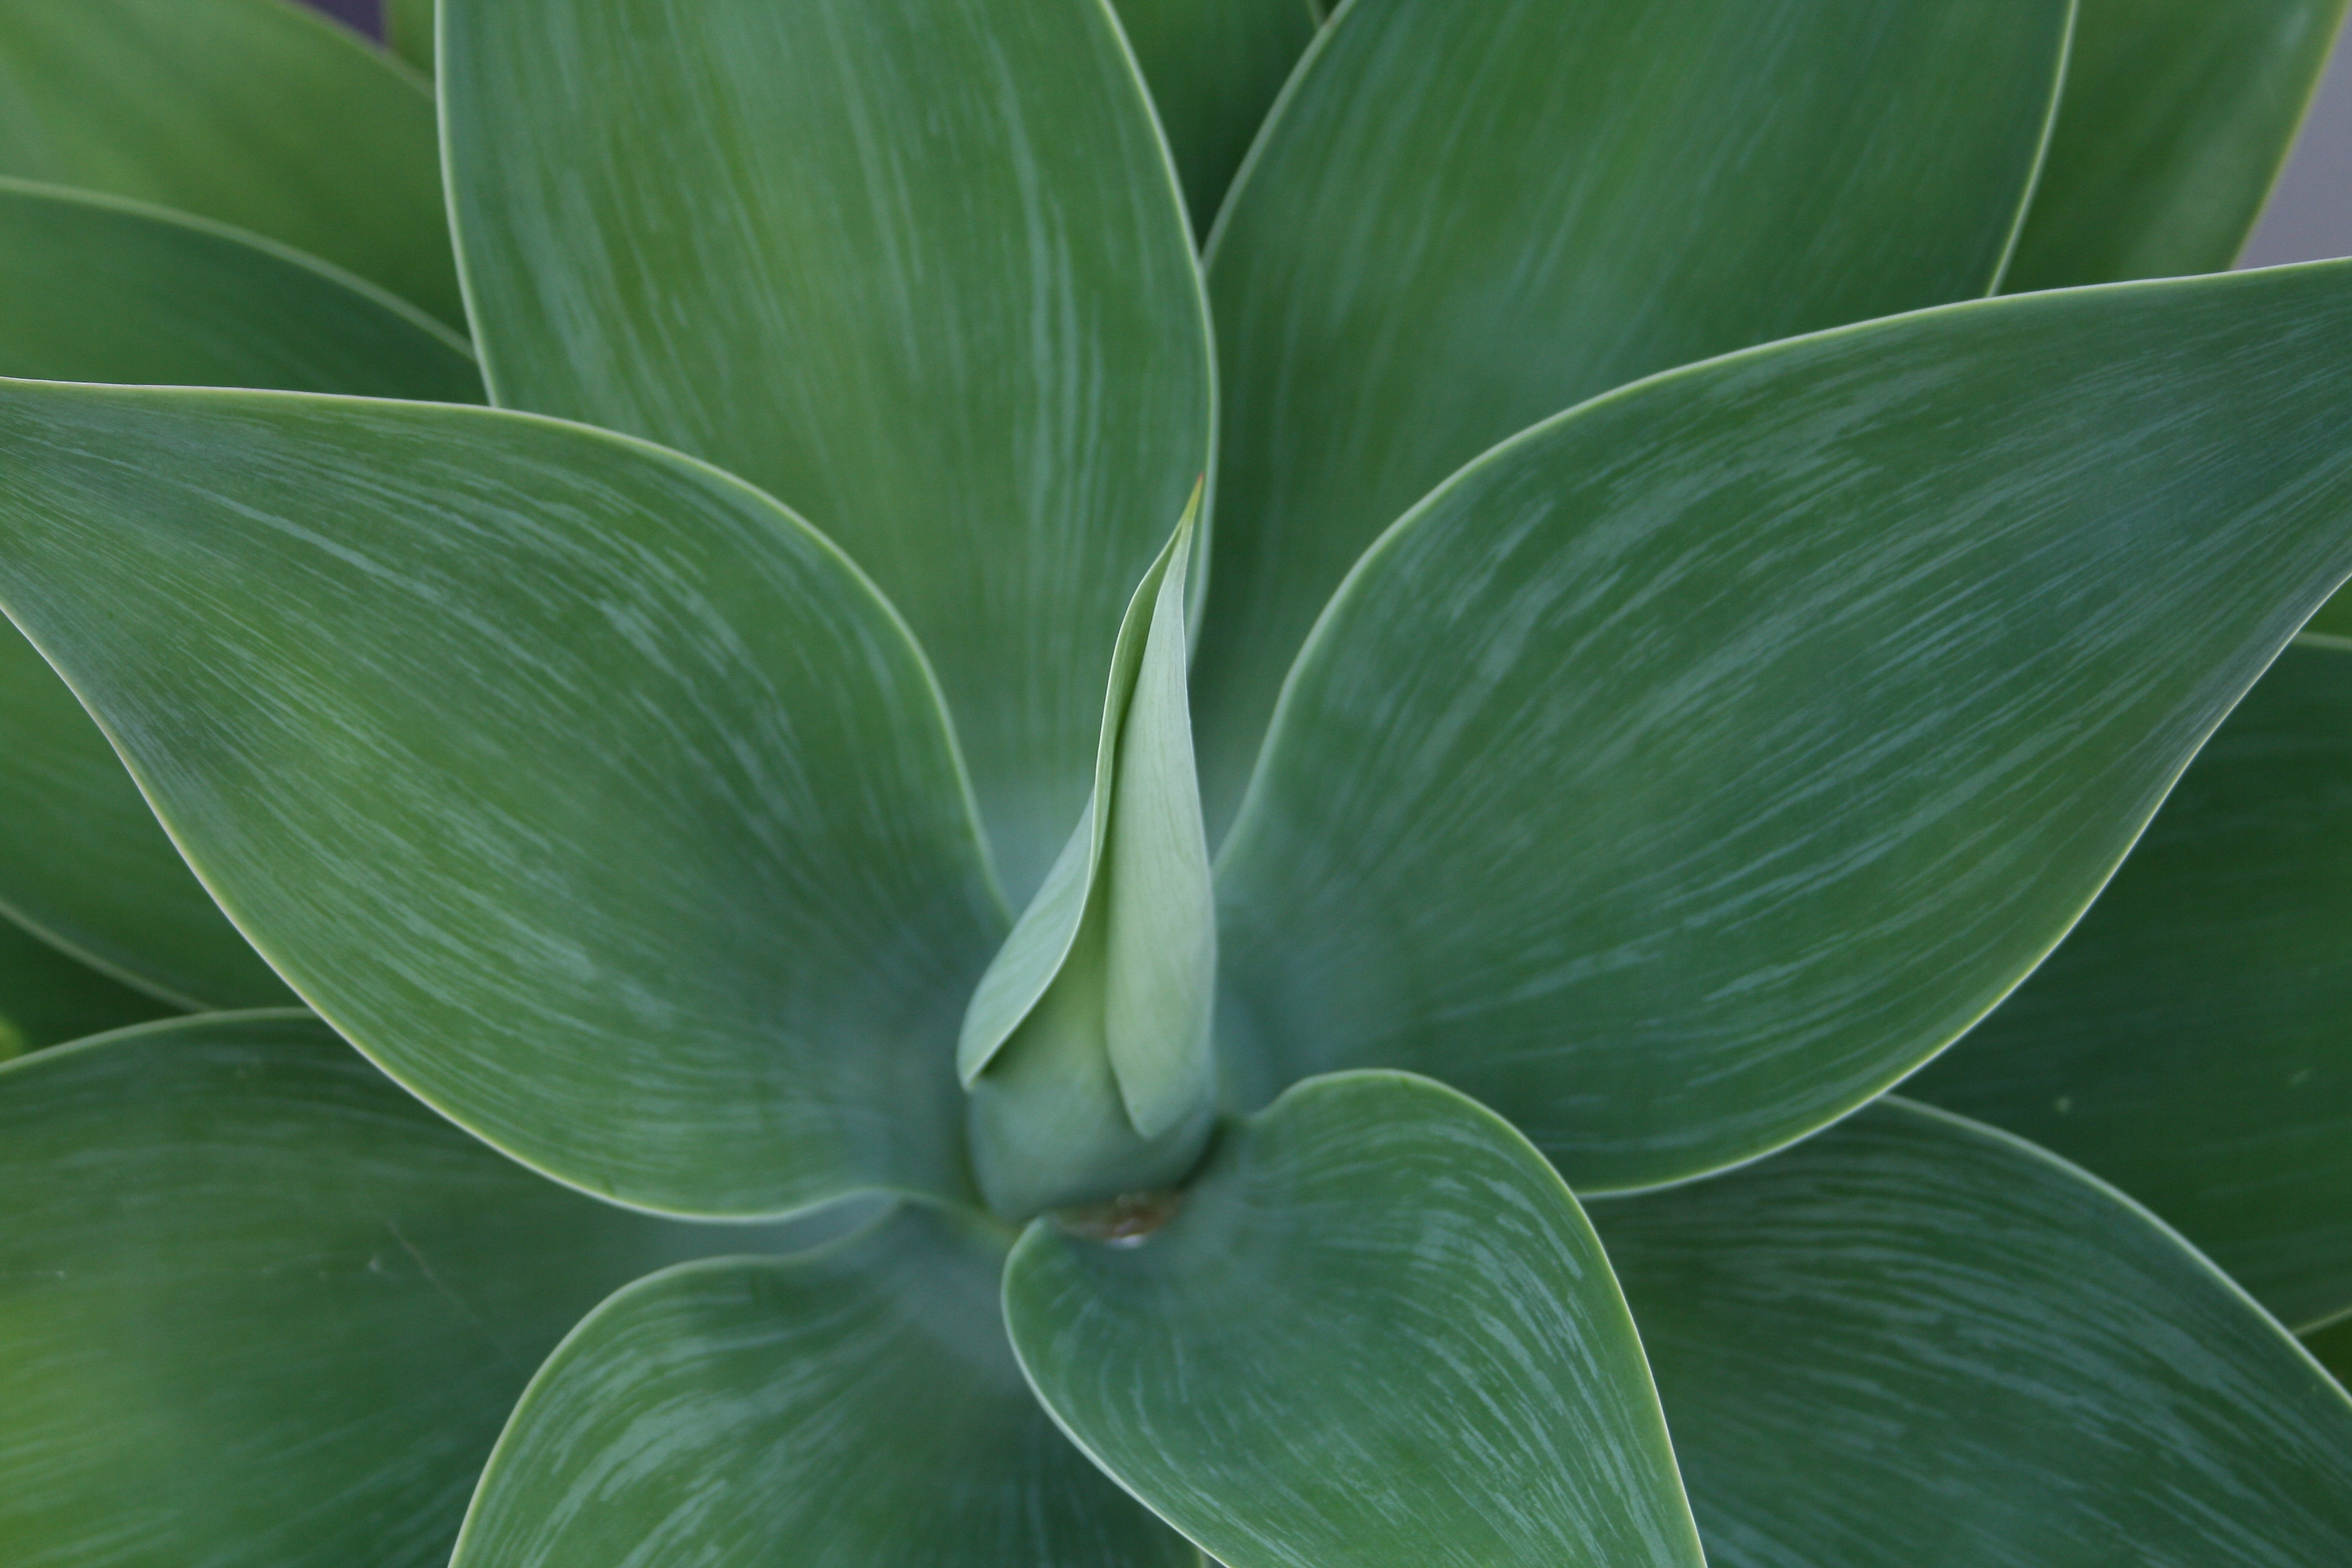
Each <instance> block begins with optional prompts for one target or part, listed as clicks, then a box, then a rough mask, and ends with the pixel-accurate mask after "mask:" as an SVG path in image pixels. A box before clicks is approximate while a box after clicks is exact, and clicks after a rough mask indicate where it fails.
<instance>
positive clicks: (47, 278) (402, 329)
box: [0, 181, 482, 1032]
mask: <svg viewBox="0 0 2352 1568" xmlns="http://www.w3.org/2000/svg"><path fill="white" fill-rule="evenodd" d="M0 233H5V235H6V236H7V243H6V244H5V246H0V301H5V303H0V375H9V376H30V377H36V378H38V379H40V380H44V381H104V382H136V383H147V384H173V385H192V386H263V387H278V388H284V389H287V390H289V391H297V392H346V393H352V394H356V395H365V396H376V397H417V398H427V399H434V400H443V401H452V402H477V403H478V402H479V401H481V397H482V383H481V375H480V373H479V372H478V371H477V370H476V369H475V367H474V363H473V360H472V358H471V356H470V355H469V354H468V353H467V351H466V349H465V346H464V344H463V343H462V342H460V341H459V340H457V338H456V337H455V336H454V335H453V334H451V333H450V332H449V331H448V330H447V329H446V328H444V327H441V326H438V325H436V324H435V323H434V322H432V321H430V320H428V319H427V318H425V317H424V316H422V315H420V314H418V313H417V312H416V310H415V309H414V308H413V307H410V306H407V305H404V304H402V303H400V302H399V301H398V300H394V298H392V297H391V296H390V295H387V294H384V293H383V292H381V291H380V290H377V289H373V288H372V287H370V286H368V285H365V284H362V283H360V282H359V281H358V280H357V279H352V278H351V277H350V276H349V275H347V274H343V273H339V272H336V271H333V270H331V269H330V268H325V267H322V266H321V265H320V264H319V263H317V262H315V261H311V260H310V259H309V258H304V257H301V256H299V255H297V254H295V253H293V252H290V251H286V250H283V249H281V248H279V247H276V246H273V245H270V244H268V242H264V241H259V240H257V239H256V238H254V237H250V236H244V235H239V234H236V233H235V232H232V231H230V230H227V229H224V228H221V227H219V226H215V225H213V224H209V223H205V222H202V221H198V220H192V219H188V218H184V217H182V216H177V215H174V214H172V213H169V212H165V211H163V210H161V209H157V208H150V207H142V206H140V205H135V204H131V203H126V202H123V201H121V200H119V199H116V198H113V197H107V196H99V195H89V194H88V193H83V192H76V191H66V190H58V189H54V188H47V187H41V186H35V185H28V184H20V183H17V182H13V181H0ZM0 824H5V826H0V906H5V908H6V909H7V910H9V911H10V912H12V913H14V914H16V916H17V917H18V918H19V919H21V920H23V921H26V923H28V924H30V925H32V926H34V927H36V928H37V929H38V930H39V931H43V932H45V933H47V935H49V936H50V937H51V938H53V939H54V940H56V941H58V942H61V943H63V944H64V945H66V946H68V947H70V948H72V949H73V950H74V951H76V952H80V953H83V954H85V955H87V956H88V957H89V959H90V960H91V961H92V962H94V963H99V964H100V965H102V966H104V967H105V968H106V969H108V970H109V971H110V972H112V973H117V974H121V975H124V976H127V977H129V978H130V979H131V980H132V981H133V982H134V983H136V984H139V985H142V986H143V987H145V988H147V989H149V990H151V991H152V992H154V993H155V994H158V995H160V996H164V997H168V998H171V999H173V1000H174V1001H177V1002H179V1003H181V1004H183V1005H212V1006H268V1005H280V1004H284V1003H289V1002H291V1001H292V1000H293V999H294V998H293V994H291V993H290V992H289V991H288V990H287V989H286V987H285V985H284V984H282V983H281V982H280V981H279V980H278V977H277V976H276V975H275V974H273V973H270V971H269V967H268V965H267V964H265V963H262V961H261V959H260V958H259V956H258V955H257V954H256V953H255V952H254V951H253V949H252V947H251V946H250V945H249V944H247V942H246V940H245V939H244V938H243V937H241V936H239V935H238V934H237V933H236V929H235V928H234V927H232V926H231V925H230V924H229V923H228V921H226V919H224V918H223V917H222V915H221V912H220V910H218V908H216V907H215V905H214V903H213V900H212V899H211V897H210V895H208V894H207V893H205V890H204V889H203V888H201V887H200V886H198V885H197V883H196V880H195V879H194V878H193V877H191V876H190V875H189V874H188V869H187V867H186V866H185V865H184V863H183V862H182V860H181V858H180V853H179V851H178V850H177V849H175V848H173V846H172V841H171V840H170V839H169V838H168V837H165V836H164V834H163V829H162V828H161V827H160V826H157V824H156V822H155V816H154V814H153V813H152V811H150V810H149V809H148V807H147V803H146V802H145V801H144V800H142V798H141V797H140V795H139V789H138V786H137V785H136V784H132V783H131V776H130V775H129V774H128V773H125V772H124V771H123V769H122V764H121V761H120V760H118V759H117V758H116V756H115V754H114V750H113V748H112V747H111V746H110V745H109V744H108V743H107V741H106V737H105V735H104V734H103V733H101V732H100V730H99V729H98V727H97V725H95V724H94V723H92V722H91V721H90V719H89V715H88V714H87V713H85V712H83V710H82V707H81V704H80V703H79V701H78V700H76V699H75V698H74V695H73V693H72V692H71V691H70V690H68V689H67V688H66V686H65V685H64V683H63V682H61V681H60V680H58V677H57V675H56V673H55V672H54V671H53V670H51V669H50V668H49V667H48V665H47V662H46V661H45V660H44V659H43V658H41V656H40V655H39V654H38V653H36V652H35V651H34V650H33V648H32V647H30V645H28V644H26V642H25V641H24V640H23V639H22V638H21V637H17V636H16V634H15V633H14V632H13V631H8V630H6V629H5V628H0ZM118 1021H119V1022H121V1023H130V1022H132V1021H133V1020H132V1019H130V1018H124V1019H121V1020H118ZM89 1032H94V1031H89Z"/></svg>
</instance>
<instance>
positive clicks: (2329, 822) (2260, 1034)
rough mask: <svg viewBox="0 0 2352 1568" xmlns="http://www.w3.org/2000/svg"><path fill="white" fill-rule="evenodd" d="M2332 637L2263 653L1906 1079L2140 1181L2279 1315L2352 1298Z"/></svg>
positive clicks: (2339, 720) (2347, 889)
mask: <svg viewBox="0 0 2352 1568" xmlns="http://www.w3.org/2000/svg"><path fill="white" fill-rule="evenodd" d="M2347 948H2352V644H2346V645H2339V644H2328V643H2315V642H2311V641H2308V640H2305V641H2299V642H2298V643H2297V644H2296V645H2295V646H2294V647H2290V648H2288V649H2287V650H2286V652H2284V654H2281V655H2280V656H2279V661H2278V663H2276V664H2274V665H2273V666H2272V667H2271V668H2270V671H2269V673H2268V674H2266V675H2264V676H2263V679H2262V680H2261V681H2260V683H2258V684H2257V685H2256V686H2255V687H2254V689H2253V690H2252V691H2251V692H2249V693H2247V695H2246V700H2245V701H2244V702H2242V704H2240V705H2239V707H2238V710H2237V711H2236V712H2234V713H2232V714H2231V715H2230V719H2229V721H2228V722H2226V723H2224V724H2223V725H2222V726H2221V730H2220V731H2219V732H2217V733H2216V734H2215V735H2214V737H2213V740H2212V742H2211V743H2210V745H2208V746H2207V747H2206V748H2205V750H2204V751H2203V752H2201V753H2200V755H2199V756H2198V759H2197V761H2196V762H2195V763H2193V764H2191V766H2190V767H2189V772H2188V773H2186V774H2185V775H2184V776H2183V777H2182V779H2181V781H2180V784H2179V786H2178V787H2177V788H2175V789H2174V790H2173V792H2172V794H2171V795H2169V796H2168V798H2167V799H2166V801H2165V804H2164V809H2163V810H2162V811H2160V812H2158V813H2157V816H2156V820H2155V821H2154V822H2152V823H2150V824H2149V825H2148V829H2147V834H2146V835H2145V836H2144V837H2142V838H2141V839H2140V841H2139V843H2138V845H2137V847H2135V848H2134V849H2133V850H2132V853H2131V858H2130V859H2128V860H2126V861H2125V862H2124V866H2123V869H2122V870H2120V871H2118V872H2117V873H2116V879H2115V880H2114V881H2113V882H2112V883H2110V884H2108V886H2107V889H2106V890H2105V892H2103V893H2101V894H2100V895H2099V901H2098V902H2097V903H2095V904H2094V905H2092V906H2091V910H2090V912H2089V913H2088V914H2086V915H2084V917H2083V923H2082V924H2081V925H2079V926H2077V927H2076V928H2075V929H2074V932H2073V934H2071V935H2069V936H2068V937H2067V939H2066V940H2065V942H2063V943H2061V944H2060V945H2059V948H2058V951H2057V952H2053V953H2052V954H2051V955H2050V960H2049V962H2048V963H2044V964H2043V965H2042V967H2041V968H2039V969H2037V970H2035V971H2034V972H2033V974H2032V978H2031V979H2029V980H2027V981H2026V983H2025V984H2023V985H2021V986H2020V987H2019V988H2018V991H2017V994H2015V995H2013V996H2011V998H2010V999H2009V1000H2008V1001H2006V1002H2004V1003H2002V1004H2001V1005H2000V1006H1999V1007H1997V1008H1995V1009H1994V1010H1993V1013H1992V1016H1990V1017H1989V1018H1987V1019H1986V1020H1985V1021H1984V1022H1983V1023H1982V1024H1979V1026H1977V1027H1976V1028H1975V1029H1974V1030H1972V1031H1970V1032H1969V1035H1968V1036H1967V1037H1965V1038H1964V1039H1962V1040H1961V1041H1960V1042H1959V1043H1958V1044H1957V1045H1955V1046H1954V1047H1952V1048H1951V1049H1950V1050H1948V1051H1947V1052H1945V1053H1944V1055H1943V1056H1941V1057H1940V1058H1937V1060H1936V1061H1934V1062H1933V1063H1931V1064H1929V1065H1928V1067H1927V1069H1926V1071H1924V1072H1923V1073H1921V1074H1920V1075H1919V1076H1918V1077H1917V1078H1915V1079H1911V1080H1909V1081H1908V1082H1907V1083H1906V1085H1905V1088H1904V1092H1905V1093H1906V1094H1907V1095H1911V1096H1913V1097H1915V1098H1917V1099H1921V1100H1928V1101H1930V1102H1932V1103H1934V1104H1937V1105H1940V1106H1943V1107H1945V1108H1946V1109H1948V1110H1957V1111H1959V1112H1960V1113H1962V1114H1963V1115H1967V1116H1972V1117H1975V1118H1976V1119H1978V1120H1979V1121H1990V1122H1991V1123H1992V1124H1993V1125H1995V1126H1997V1127H2003V1128H2006V1129H2008V1130H2009V1131H2011V1132H2015V1133H2018V1134H2020V1135H2021V1136H2023V1137H2027V1138H2031V1139H2032V1140H2033V1141H2034V1142H2038V1143H2040V1144H2042V1145H2043V1146H2044V1147H2046V1148H2048V1149H2049V1150H2050V1151H2051V1152H2053V1153H2056V1154H2060V1155H2063V1156H2064V1157H2065V1158H2066V1159H2069V1160H2072V1161H2074V1162H2075V1163H2078V1164H2080V1165H2082V1166H2084V1168H2086V1169H2087V1170H2089V1171H2090V1172H2092V1173H2094V1174H2095V1175H2098V1176H2102V1177H2104V1178H2105V1179H2106V1180H2108V1181H2110V1182H2113V1183H2115V1184H2116V1185H2117V1186H2119V1187H2121V1188H2122V1189H2123V1190H2124V1191H2126V1192H2127V1193H2129V1194H2131V1195H2132V1196H2133V1197H2135V1198H2137V1199H2138V1200H2139V1201H2140V1202H2142V1203H2144V1204H2146V1205H2148V1206H2149V1207H2150V1208H2152V1209H2154V1210H2155V1211H2156V1212H2157V1213H2158V1215H2162V1216H2163V1217H2164V1218H2165V1220H2166V1221H2168V1223H2170V1224H2172V1225H2174V1226H2179V1229H2180V1231H2181V1233H2182V1234H2183V1235H2185V1236H2187V1237H2188V1238H2189V1240H2190V1241H2192V1242H2194V1243H2196V1244H2197V1246H2198V1247H2200V1248H2202V1249H2203V1250H2204V1252H2205V1253H2206V1255H2207V1256H2208V1257H2210V1258H2212V1259H2213V1261H2214V1262H2216V1263H2218V1264H2220V1265H2221V1267H2222V1268H2225V1269H2227V1270H2229V1272H2230V1276H2231V1278H2232V1279H2236V1280H2237V1281H2238V1282H2239V1283H2240V1284H2241V1285H2243V1286H2244V1287H2245V1288H2246V1289H2248V1290H2250V1291H2252V1293H2253V1295H2254V1296H2255V1298H2256V1299H2257V1300H2260V1301H2261V1302H2262V1303H2263V1305H2264V1306H2266V1307H2268V1308H2269V1309H2270V1310H2272V1311H2273V1312H2275V1313H2277V1314H2278V1315H2279V1317H2280V1318H2281V1319H2283V1320H2284V1321H2286V1322H2289V1323H2309V1322H2315V1321H2320V1320H2323V1319H2326V1318H2329V1317H2333V1316H2335V1315H2336V1313H2338V1312H2342V1311H2346V1310H2352V1054H2347V1050H2346V1046H2347V1038H2346V1032H2347V1025H2346V1020H2347V1018H2352V966H2347V964H2346V963H2345V953H2346V952H2347Z"/></svg>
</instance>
